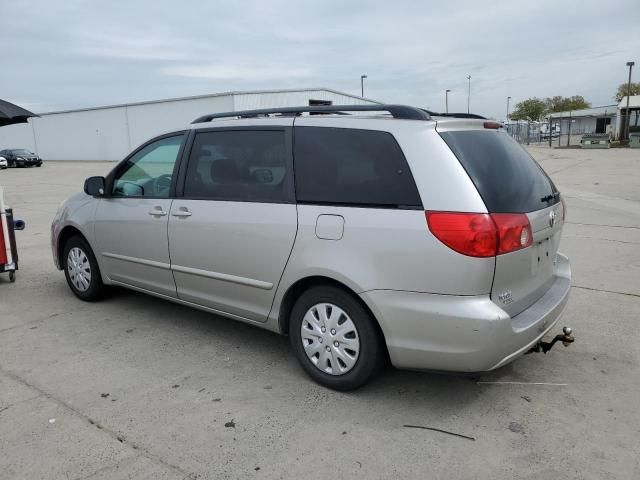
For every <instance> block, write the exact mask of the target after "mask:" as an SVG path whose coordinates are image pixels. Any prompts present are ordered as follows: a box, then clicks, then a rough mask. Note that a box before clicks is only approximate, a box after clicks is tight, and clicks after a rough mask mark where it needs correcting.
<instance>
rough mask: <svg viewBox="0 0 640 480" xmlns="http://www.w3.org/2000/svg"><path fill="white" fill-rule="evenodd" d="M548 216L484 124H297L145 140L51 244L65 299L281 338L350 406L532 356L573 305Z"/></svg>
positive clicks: (276, 114) (544, 179)
mask: <svg viewBox="0 0 640 480" xmlns="http://www.w3.org/2000/svg"><path fill="white" fill-rule="evenodd" d="M343 110H344V111H353V112H356V113H357V112H360V114H344V112H343ZM364 110H375V111H378V110H380V111H388V112H389V113H390V115H389V114H385V115H381V114H377V115H371V114H370V113H366V114H364V115H363V114H362V111H364ZM307 112H311V113H323V115H304V113H307ZM378 113H380V112H378ZM456 115H458V117H456ZM227 117H228V118H227ZM564 215H565V208H564V202H563V201H562V199H561V198H560V193H559V192H558V190H557V188H556V186H555V185H554V184H553V182H552V181H551V179H550V178H549V177H548V176H547V174H546V173H545V172H544V171H543V170H542V168H541V167H540V166H539V165H538V164H537V163H536V162H535V160H534V159H533V158H532V157H531V156H530V155H529V154H528V153H527V151H526V150H524V149H523V148H522V147H521V146H520V145H518V143H516V142H515V141H514V140H513V139H512V138H511V137H510V136H509V135H508V134H507V133H505V132H504V129H502V128H500V124H498V123H496V122H492V121H488V120H486V119H484V118H483V117H479V116H474V115H469V114H448V116H447V115H446V114H430V113H429V112H426V111H424V110H421V109H417V108H413V107H406V106H397V105H388V106H381V105H375V106H363V105H360V106H351V107H335V106H334V107H299V108H297V109H296V108H294V109H284V108H283V109H279V110H278V109H275V111H273V110H272V111H253V112H252V111H248V112H231V113H228V114H214V115H209V116H205V117H202V118H199V119H197V120H196V121H195V122H194V124H193V125H190V126H189V127H188V128H185V129H184V130H182V131H176V132H173V133H169V134H165V135H161V136H159V137H156V138H154V139H151V140H149V141H148V142H147V143H145V144H144V145H142V146H141V147H139V148H138V149H137V150H135V151H134V152H133V153H132V154H131V155H129V156H128V157H127V158H125V159H124V160H123V161H122V162H121V163H119V164H118V165H117V166H116V167H115V168H114V169H113V170H112V171H111V173H109V174H108V175H107V176H106V178H105V177H91V178H89V179H87V180H86V182H85V188H84V193H78V194H76V195H75V196H73V197H71V198H70V199H68V200H67V201H66V202H65V203H64V204H63V205H62V206H61V207H60V209H59V211H58V212H57V214H56V216H55V218H54V220H53V223H52V226H51V227H52V228H51V233H52V250H53V257H54V261H55V264H56V266H57V267H58V268H59V269H61V270H64V273H65V276H66V280H67V282H68V284H69V287H70V289H71V290H72V291H73V293H74V294H75V295H76V296H77V297H79V298H80V299H82V300H86V301H93V300H97V299H98V298H99V297H100V296H101V294H102V293H103V291H104V289H105V286H107V285H118V286H123V287H127V288H131V289H134V290H138V291H140V292H144V293H148V294H151V295H155V296H157V297H160V298H164V299H167V300H171V301H174V302H179V303H181V304H183V305H188V306H192V307H196V308H200V309H202V310H205V311H209V312H212V313H217V314H221V315H225V316H228V317H230V318H233V319H236V320H240V321H244V322H247V323H251V324H253V325H257V326H261V327H263V328H266V329H269V330H273V331H276V332H279V333H283V334H288V335H289V338H290V343H291V348H292V351H293V352H294V354H295V356H296V357H297V359H298V361H299V362H300V363H301V365H302V367H303V368H304V369H305V371H306V372H307V373H308V374H309V375H310V376H311V377H312V378H313V379H315V380H316V381H317V382H319V383H321V384H323V385H325V386H328V387H331V388H335V389H340V390H349V389H353V388H356V387H358V386H360V385H362V384H364V383H365V382H366V381H368V380H369V379H370V378H372V377H373V375H374V374H375V373H376V372H377V371H378V370H379V368H380V367H381V366H382V365H383V364H384V362H385V361H386V360H387V359H390V360H391V363H392V364H393V365H395V366H396V367H400V368H408V369H426V370H436V371H456V372H481V371H487V370H493V369H496V368H499V367H501V366H503V365H506V364H507V363H509V362H511V361H513V360H514V359H516V358H518V357H520V356H522V355H524V354H525V353H526V352H528V351H529V350H531V349H532V348H534V349H535V347H536V346H539V345H541V343H540V342H541V339H542V337H543V336H544V335H546V334H547V333H549V331H550V330H551V329H552V328H553V327H554V325H555V324H556V322H557V321H558V318H559V316H560V314H561V313H562V311H563V310H564V307H565V304H566V302H567V299H568V296H569V291H570V283H571V282H570V279H571V269H570V266H569V261H568V259H567V257H566V256H564V255H562V254H561V253H559V252H558V246H559V244H560V236H561V232H562V227H563V225H564ZM567 331H569V330H568V329H567Z"/></svg>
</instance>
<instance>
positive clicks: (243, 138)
mask: <svg viewBox="0 0 640 480" xmlns="http://www.w3.org/2000/svg"><path fill="white" fill-rule="evenodd" d="M290 175H291V172H289V171H288V166H287V148H286V139H285V132H284V131H283V130H242V131H241V130H219V131H209V132H200V133H197V134H196V136H195V139H194V141H193V147H192V148H191V154H190V156H189V165H188V167H187V174H186V179H185V185H184V196H185V197H186V198H197V199H211V200H236V201H250V202H286V201H289V196H290V195H289V184H290V178H289V177H290Z"/></svg>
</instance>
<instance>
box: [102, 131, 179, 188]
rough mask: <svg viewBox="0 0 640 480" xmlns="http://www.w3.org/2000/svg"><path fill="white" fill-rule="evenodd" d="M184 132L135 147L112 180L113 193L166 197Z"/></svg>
mask: <svg viewBox="0 0 640 480" xmlns="http://www.w3.org/2000/svg"><path fill="white" fill-rule="evenodd" d="M182 139H183V135H179V136H175V137H166V138H162V139H160V140H157V141H155V142H152V143H150V144H149V145H147V146H146V147H144V148H142V150H140V151H138V152H137V153H136V154H135V155H133V156H132V157H131V158H130V159H129V160H127V161H126V162H125V165H124V166H123V167H122V169H121V170H120V172H119V174H118V175H117V176H116V178H115V181H114V182H113V192H112V193H113V195H114V196H116V197H155V198H167V197H168V196H169V191H170V189H171V182H172V180H173V175H174V168H175V165H176V160H177V158H178V152H179V151H180V145H181V144H182Z"/></svg>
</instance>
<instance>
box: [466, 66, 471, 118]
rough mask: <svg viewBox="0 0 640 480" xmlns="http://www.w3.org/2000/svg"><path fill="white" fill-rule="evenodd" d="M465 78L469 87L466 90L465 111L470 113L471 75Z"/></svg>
mask: <svg viewBox="0 0 640 480" xmlns="http://www.w3.org/2000/svg"><path fill="white" fill-rule="evenodd" d="M467 80H469V88H468V90H467V113H471V112H470V111H469V105H471V75H467Z"/></svg>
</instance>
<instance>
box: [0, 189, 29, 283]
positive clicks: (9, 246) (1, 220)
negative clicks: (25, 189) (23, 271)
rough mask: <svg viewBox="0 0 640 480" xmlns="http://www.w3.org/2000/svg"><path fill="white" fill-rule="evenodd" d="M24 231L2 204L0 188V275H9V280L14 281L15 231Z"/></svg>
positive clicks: (22, 226)
mask: <svg viewBox="0 0 640 480" xmlns="http://www.w3.org/2000/svg"><path fill="white" fill-rule="evenodd" d="M22 229H24V222H23V221H21V220H15V221H14V219H13V211H12V210H11V209H10V208H6V206H5V204H4V191H3V189H2V187H0V273H7V272H8V273H9V280H10V281H12V282H15V281H16V270H18V249H17V248H16V236H15V231H16V230H22Z"/></svg>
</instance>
